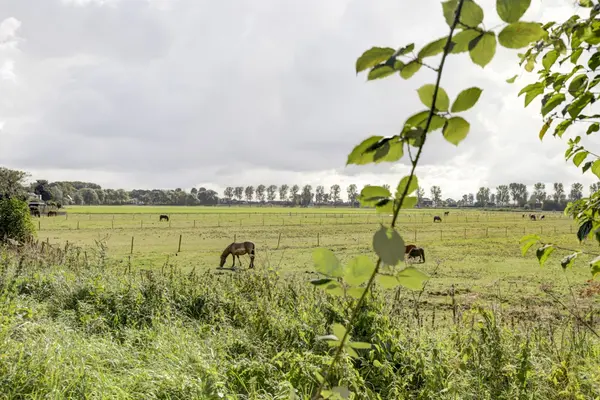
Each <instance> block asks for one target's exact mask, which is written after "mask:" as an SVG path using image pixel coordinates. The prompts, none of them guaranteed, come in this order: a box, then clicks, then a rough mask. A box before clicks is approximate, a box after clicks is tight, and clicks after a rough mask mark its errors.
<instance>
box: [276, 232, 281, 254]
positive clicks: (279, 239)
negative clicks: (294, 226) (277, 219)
mask: <svg viewBox="0 0 600 400" xmlns="http://www.w3.org/2000/svg"><path fill="white" fill-rule="evenodd" d="M279 243H281V232H279V237H278V238H277V249H279ZM277 249H276V250H277Z"/></svg>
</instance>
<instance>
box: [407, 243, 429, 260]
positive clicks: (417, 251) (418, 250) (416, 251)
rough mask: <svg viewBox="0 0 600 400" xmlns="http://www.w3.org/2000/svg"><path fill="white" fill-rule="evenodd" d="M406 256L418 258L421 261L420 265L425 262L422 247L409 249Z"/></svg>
mask: <svg viewBox="0 0 600 400" xmlns="http://www.w3.org/2000/svg"><path fill="white" fill-rule="evenodd" d="M408 256H409V257H410V258H417V257H419V258H420V259H421V263H424V262H425V250H424V249H423V248H422V247H415V248H413V249H411V250H410V252H409V253H408Z"/></svg>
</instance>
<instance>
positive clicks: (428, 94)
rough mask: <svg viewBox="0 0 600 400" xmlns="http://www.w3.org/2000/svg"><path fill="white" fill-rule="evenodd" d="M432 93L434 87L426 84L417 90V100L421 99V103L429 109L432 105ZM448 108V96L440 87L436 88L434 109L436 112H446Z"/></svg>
mask: <svg viewBox="0 0 600 400" xmlns="http://www.w3.org/2000/svg"><path fill="white" fill-rule="evenodd" d="M434 92H435V85H433V84H426V85H423V86H421V87H420V88H419V89H417V93H418V94H419V99H421V103H423V104H424V105H425V107H431V105H432V103H433V95H434ZM448 107H450V99H449V98H448V94H447V93H446V91H445V90H444V89H443V88H442V87H438V90H437V97H436V99H435V109H436V110H438V111H448Z"/></svg>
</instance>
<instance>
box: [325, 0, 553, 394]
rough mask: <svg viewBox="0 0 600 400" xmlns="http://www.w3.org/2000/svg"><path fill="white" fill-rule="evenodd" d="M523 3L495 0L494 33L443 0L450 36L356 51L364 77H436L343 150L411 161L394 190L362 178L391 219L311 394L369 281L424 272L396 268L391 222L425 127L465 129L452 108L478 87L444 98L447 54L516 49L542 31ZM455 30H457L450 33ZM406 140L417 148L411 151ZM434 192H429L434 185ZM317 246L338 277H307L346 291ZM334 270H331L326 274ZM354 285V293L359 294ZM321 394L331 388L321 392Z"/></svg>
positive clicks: (339, 348)
mask: <svg viewBox="0 0 600 400" xmlns="http://www.w3.org/2000/svg"><path fill="white" fill-rule="evenodd" d="M529 3H530V0H512V1H511V0H499V1H498V2H497V12H498V15H499V16H500V18H501V19H502V20H503V21H504V22H506V24H505V25H504V26H502V28H501V30H500V32H499V34H498V35H496V33H495V32H493V31H491V30H486V29H485V28H484V25H483V20H484V12H483V9H482V8H481V7H480V6H479V5H478V4H477V3H476V2H475V1H473V0H448V1H444V2H443V3H442V13H443V15H444V19H445V20H446V23H447V24H448V26H449V27H450V31H449V34H448V36H446V37H443V38H438V39H436V40H434V41H432V42H430V43H429V44H426V45H425V46H424V47H423V48H422V49H421V50H420V51H419V52H418V53H417V55H416V56H415V55H414V53H413V50H414V49H415V44H414V43H410V44H407V45H405V46H402V47H400V48H399V49H398V50H394V49H393V48H392V47H372V48H371V49H369V50H367V51H365V52H364V53H363V54H362V55H361V56H360V57H359V58H358V59H357V61H356V66H355V68H356V72H357V73H359V72H362V71H367V70H368V74H367V80H375V79H383V78H386V77H390V76H393V75H395V74H396V73H398V74H399V75H400V76H401V77H402V78H403V79H409V78H410V77H412V76H414V75H415V74H416V73H417V72H419V71H420V70H421V68H420V67H421V66H422V65H426V66H427V67H429V69H431V70H433V71H435V73H436V75H437V76H436V80H435V83H428V84H425V85H423V86H421V87H420V88H419V89H418V90H417V95H418V97H419V100H420V101H421V103H422V104H423V105H425V107H426V108H427V109H426V110H422V111H419V112H418V113H417V114H414V115H412V116H411V117H409V118H408V120H407V121H406V122H405V124H404V127H403V129H402V130H401V132H400V133H399V134H396V135H393V136H389V137H384V136H379V135H374V136H370V137H367V138H366V139H365V140H363V141H362V142H361V143H360V144H358V145H357V146H356V147H355V148H354V149H353V150H352V152H351V153H350V154H349V155H348V158H347V162H346V163H347V165H348V164H355V165H365V164H369V163H376V164H378V163H382V162H396V161H398V160H400V159H401V158H402V157H404V155H405V154H408V155H409V158H410V162H411V166H412V168H411V171H410V175H408V176H406V177H404V178H403V179H402V180H401V181H400V183H399V185H398V190H397V191H396V193H395V195H394V196H393V197H392V196H391V193H390V192H389V191H388V190H387V189H385V188H383V187H379V186H367V187H365V189H363V191H362V192H361V195H360V199H361V203H363V204H370V205H374V206H375V207H376V208H377V209H378V210H381V211H383V212H386V213H389V212H391V213H392V214H393V216H392V221H391V224H390V226H389V227H386V226H383V225H382V226H381V227H380V228H379V229H378V230H377V232H375V234H374V237H373V249H374V251H375V253H376V254H377V256H378V260H377V263H376V264H375V267H374V268H372V272H371V273H370V274H369V275H370V276H369V278H368V280H367V281H366V284H365V286H364V288H357V287H352V289H358V290H356V293H357V297H358V301H357V303H356V304H355V305H354V312H353V313H352V315H351V317H350V319H349V321H348V324H347V326H346V327H343V328H344V329H343V334H342V335H341V336H342V337H341V338H340V337H339V336H338V335H334V336H335V339H334V340H333V342H334V343H335V345H336V351H335V354H334V358H333V360H332V363H331V365H330V367H329V368H328V369H327V370H326V372H325V374H324V375H323V376H321V378H319V380H320V382H321V385H320V387H319V390H317V391H316V393H315V395H314V398H317V397H319V396H320V395H322V394H323V393H322V392H321V391H322V389H323V388H324V387H325V386H326V385H329V384H331V382H329V380H328V378H329V375H330V372H331V371H332V370H333V369H334V366H335V364H336V363H337V362H339V360H340V356H341V354H342V352H343V351H346V352H348V353H349V354H350V355H351V356H352V355H353V354H352V352H351V351H349V350H348V349H349V348H351V342H348V343H347V340H348V338H349V335H348V332H349V330H350V329H351V327H352V324H353V323H354V322H355V316H356V310H358V309H360V307H362V305H363V304H364V302H365V298H366V293H367V292H368V291H369V290H370V289H371V288H372V285H373V283H374V282H375V278H377V281H378V282H379V283H381V284H382V285H383V286H384V287H388V288H393V287H395V286H398V285H401V284H403V282H405V279H406V277H407V276H408V277H409V278H410V279H411V280H412V279H414V280H416V281H418V282H420V283H422V282H423V281H424V280H425V279H426V278H427V276H426V275H424V274H423V273H422V272H420V271H418V270H416V269H410V270H409V269H408V268H405V269H404V270H401V271H399V270H398V269H397V268H396V266H397V265H398V264H399V262H400V261H402V260H403V259H404V251H403V250H404V240H403V238H402V236H401V235H400V234H399V233H398V231H397V230H396V229H395V224H396V220H397V216H398V213H399V211H400V209H401V208H403V207H407V205H408V204H415V203H416V201H417V198H416V197H412V198H411V197H408V195H409V194H411V193H412V192H414V191H416V190H417V188H418V185H417V179H416V176H415V169H416V167H417V165H418V162H419V158H420V156H421V153H422V150H423V146H424V144H425V142H426V139H427V136H428V134H429V132H432V131H435V130H438V129H442V134H443V136H444V138H445V139H446V140H447V141H448V142H449V143H452V144H454V145H458V144H460V143H461V142H462V141H463V140H465V138H466V137H467V136H468V134H469V131H470V124H469V122H468V121H467V120H466V119H465V118H463V117H462V116H459V115H454V113H459V112H462V111H466V110H469V109H470V108H472V107H473V106H474V105H475V104H476V103H477V101H478V100H479V98H480V96H481V94H482V90H481V89H479V88H477V87H471V88H467V89H465V90H463V91H461V92H460V93H458V94H457V96H456V97H455V100H454V101H453V102H452V101H451V100H450V95H449V94H448V93H447V92H446V90H444V88H443V87H442V86H441V85H440V82H441V78H442V72H443V70H444V63H445V60H446V57H447V56H449V55H450V54H457V53H462V52H466V51H468V52H469V55H470V57H471V60H472V61H473V62H474V63H475V64H476V65H478V66H480V67H481V68H484V67H485V66H486V65H488V64H489V63H490V62H491V60H492V59H493V57H494V54H495V52H496V46H497V44H500V45H501V46H503V47H505V48H510V49H519V48H522V47H525V46H527V45H528V44H530V43H531V42H535V41H537V40H540V39H542V38H544V37H545V36H546V31H545V30H544V29H543V28H542V27H541V25H540V24H538V23H535V22H527V21H520V18H521V16H522V15H523V14H524V13H525V11H526V10H527V9H528V8H529ZM455 31H456V32H457V33H456V35H455ZM439 54H441V60H440V63H439V66H437V67H432V66H429V65H427V64H425V59H426V58H428V57H432V56H435V55H439ZM412 148H416V155H415V156H414V157H413V154H412V150H411V149H412ZM413 182H414V184H413ZM517 189H518V190H516V191H513V192H515V193H518V194H519V197H518V198H520V197H521V196H522V195H524V196H522V197H524V198H525V200H526V198H527V195H526V193H523V190H521V188H517ZM432 194H433V195H434V196H435V191H434V190H433V189H432ZM440 195H441V194H440ZM513 197H515V196H513ZM515 200H517V198H515ZM319 252H321V253H319ZM323 252H329V251H328V250H318V251H317V252H316V253H315V254H316V255H320V256H319V257H317V258H316V259H315V266H316V267H317V269H318V270H319V271H321V272H322V273H323V274H324V275H325V276H328V277H337V278H340V279H341V280H342V282H341V283H340V282H339V281H338V280H332V279H331V278H324V279H321V280H318V282H313V283H315V284H318V286H320V287H323V288H324V289H325V290H328V291H332V293H335V294H338V295H342V294H344V293H345V291H344V290H343V288H344V287H345V286H344V285H348V283H347V282H344V279H343V275H344V273H343V267H342V265H341V263H339V262H338V261H335V262H334V260H335V259H334V255H333V254H329V253H327V254H329V255H328V256H327V257H324V256H323V254H322V253H323ZM317 260H318V262H317ZM327 260H329V261H328V262H330V263H331V265H330V266H325V265H322V264H321V263H323V262H326V261H327ZM364 268H367V266H366V265H365V267H364ZM334 272H335V275H331V274H332V273H334ZM365 279H366V276H365ZM350 286H351V285H350ZM411 286H412V287H413V288H418V285H414V284H411ZM358 293H360V296H359V295H358ZM340 332H342V330H341V329H340ZM348 346H350V347H348ZM327 394H328V395H329V394H330V393H329V392H327Z"/></svg>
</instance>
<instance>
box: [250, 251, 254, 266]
mask: <svg viewBox="0 0 600 400" xmlns="http://www.w3.org/2000/svg"><path fill="white" fill-rule="evenodd" d="M250 268H254V254H250Z"/></svg>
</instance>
